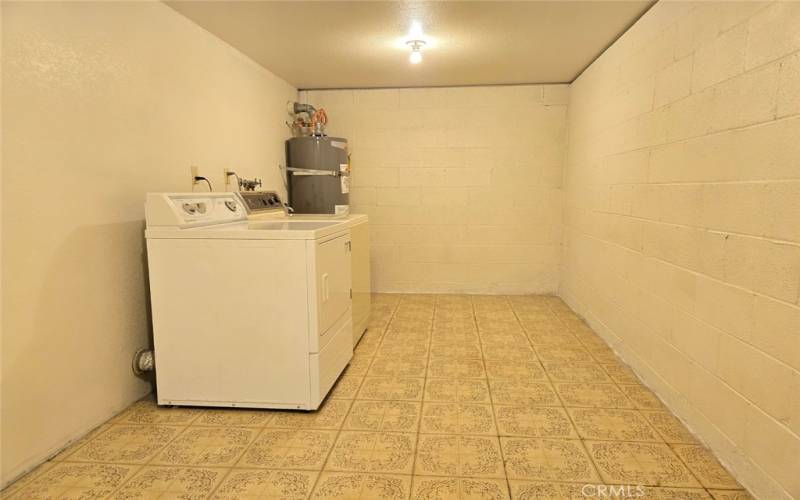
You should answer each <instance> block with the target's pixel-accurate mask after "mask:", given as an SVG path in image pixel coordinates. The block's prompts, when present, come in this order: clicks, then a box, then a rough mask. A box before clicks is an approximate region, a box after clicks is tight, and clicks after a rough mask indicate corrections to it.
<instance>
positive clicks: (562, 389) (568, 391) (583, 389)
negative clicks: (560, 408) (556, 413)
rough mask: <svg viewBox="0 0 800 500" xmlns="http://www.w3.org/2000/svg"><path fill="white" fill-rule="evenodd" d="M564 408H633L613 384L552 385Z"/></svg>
mask: <svg viewBox="0 0 800 500" xmlns="http://www.w3.org/2000/svg"><path fill="white" fill-rule="evenodd" d="M553 385H554V386H555V388H556V391H557V392H558V395H559V396H560V397H561V400H562V401H563V402H564V406H577V407H589V408H633V407H634V405H633V403H632V402H631V401H630V400H629V399H628V398H627V397H625V394H623V393H622V391H620V390H619V388H618V387H617V386H616V385H614V384H594V383H560V384H553Z"/></svg>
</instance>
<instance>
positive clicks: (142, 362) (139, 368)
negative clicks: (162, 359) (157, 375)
mask: <svg viewBox="0 0 800 500" xmlns="http://www.w3.org/2000/svg"><path fill="white" fill-rule="evenodd" d="M155 369H156V358H155V354H154V353H153V350H152V349H145V348H142V349H139V350H138V351H136V354H134V355H133V373H134V374H135V375H136V376H137V377H140V376H142V375H144V374H145V372H152V371H154V370H155Z"/></svg>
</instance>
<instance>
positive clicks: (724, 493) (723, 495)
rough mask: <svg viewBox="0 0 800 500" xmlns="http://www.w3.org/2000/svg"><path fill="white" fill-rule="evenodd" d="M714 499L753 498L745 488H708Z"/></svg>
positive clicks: (735, 499)
mask: <svg viewBox="0 0 800 500" xmlns="http://www.w3.org/2000/svg"><path fill="white" fill-rule="evenodd" d="M708 492H709V493H711V496H712V497H713V498H714V500H754V499H755V497H753V496H752V495H750V493H748V492H747V491H746V490H708Z"/></svg>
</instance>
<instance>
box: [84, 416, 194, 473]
mask: <svg viewBox="0 0 800 500" xmlns="http://www.w3.org/2000/svg"><path fill="white" fill-rule="evenodd" d="M183 429H184V428H183V427H175V426H166V425H113V426H111V428H110V429H108V430H107V431H105V432H104V433H102V434H101V435H99V436H98V437H96V438H94V439H92V440H91V441H89V442H88V443H87V444H86V445H84V446H83V447H82V448H80V449H79V450H78V451H76V452H75V453H73V454H72V455H71V456H70V457H69V460H71V461H78V462H106V463H127V464H143V463H145V462H147V461H148V460H150V459H152V458H153V457H154V456H155V455H156V454H157V453H158V452H159V451H161V449H162V448H164V446H166V445H167V443H169V442H170V441H171V440H172V438H174V437H175V436H176V435H178V433H179V432H181V431H182V430H183Z"/></svg>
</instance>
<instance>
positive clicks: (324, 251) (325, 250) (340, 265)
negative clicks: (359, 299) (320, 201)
mask: <svg viewBox="0 0 800 500" xmlns="http://www.w3.org/2000/svg"><path fill="white" fill-rule="evenodd" d="M350 255H351V243H350V234H349V232H348V233H347V234H344V235H342V236H339V237H337V238H333V239H331V240H328V241H325V242H322V243H317V248H316V264H317V265H316V278H317V321H318V324H317V326H318V332H319V335H320V342H319V348H320V349H321V348H322V346H323V345H324V344H325V342H326V340H325V335H326V333H328V331H329V330H330V329H331V327H332V326H333V325H334V323H336V321H337V320H339V319H340V318H341V317H342V315H343V314H351V313H350V305H351V300H352V299H351V292H350V289H351V279H352V278H351V272H350V266H351V263H350Z"/></svg>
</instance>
